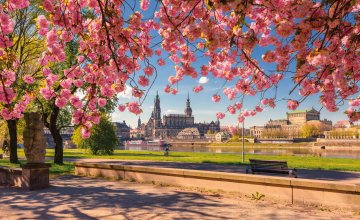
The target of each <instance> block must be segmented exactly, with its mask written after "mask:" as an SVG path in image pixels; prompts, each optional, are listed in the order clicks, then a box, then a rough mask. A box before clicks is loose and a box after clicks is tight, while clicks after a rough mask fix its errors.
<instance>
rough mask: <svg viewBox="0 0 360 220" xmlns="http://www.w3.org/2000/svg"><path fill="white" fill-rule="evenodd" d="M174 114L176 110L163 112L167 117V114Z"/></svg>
mask: <svg viewBox="0 0 360 220" xmlns="http://www.w3.org/2000/svg"><path fill="white" fill-rule="evenodd" d="M176 112H177V110H176V109H167V110H166V111H165V114H166V115H168V114H172V113H176Z"/></svg>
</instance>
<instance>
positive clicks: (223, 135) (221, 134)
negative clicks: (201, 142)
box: [215, 132, 230, 142]
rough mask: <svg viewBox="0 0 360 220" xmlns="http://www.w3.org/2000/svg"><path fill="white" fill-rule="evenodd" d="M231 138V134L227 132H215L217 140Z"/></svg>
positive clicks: (222, 140)
mask: <svg viewBox="0 0 360 220" xmlns="http://www.w3.org/2000/svg"><path fill="white" fill-rule="evenodd" d="M229 138H230V134H229V133H227V132H218V133H216V134H215V140H216V141H217V142H224V141H227V140H228V139H229Z"/></svg>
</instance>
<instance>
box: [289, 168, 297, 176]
mask: <svg viewBox="0 0 360 220" xmlns="http://www.w3.org/2000/svg"><path fill="white" fill-rule="evenodd" d="M289 176H293V177H295V178H297V173H296V170H295V169H294V170H290V171H289Z"/></svg>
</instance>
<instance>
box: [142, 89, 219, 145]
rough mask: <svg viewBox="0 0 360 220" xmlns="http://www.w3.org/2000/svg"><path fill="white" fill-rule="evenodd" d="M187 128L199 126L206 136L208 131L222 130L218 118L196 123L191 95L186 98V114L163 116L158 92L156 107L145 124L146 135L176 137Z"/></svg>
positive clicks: (166, 137) (202, 133)
mask: <svg viewBox="0 0 360 220" xmlns="http://www.w3.org/2000/svg"><path fill="white" fill-rule="evenodd" d="M185 128H197V129H198V131H199V133H200V137H204V134H205V133H206V132H208V131H211V132H213V133H214V132H218V131H220V122H219V120H217V121H216V122H214V121H212V122H210V123H205V122H204V123H195V119H194V116H193V114H192V108H191V106H190V98H189V95H188V97H187V99H186V103H185V110H184V114H169V115H163V117H162V118H161V107H160V97H159V94H158V93H157V94H156V96H155V100H154V109H153V111H152V113H151V116H150V118H149V121H148V122H147V124H146V126H145V132H144V133H145V137H146V138H152V139H157V138H162V139H171V138H176V137H177V135H178V134H179V133H180V131H182V130H183V129H185Z"/></svg>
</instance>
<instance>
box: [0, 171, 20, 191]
mask: <svg viewBox="0 0 360 220" xmlns="http://www.w3.org/2000/svg"><path fill="white" fill-rule="evenodd" d="M22 182H23V179H22V170H21V169H20V168H9V167H3V166H0V185H8V186H15V187H21V185H22Z"/></svg>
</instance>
